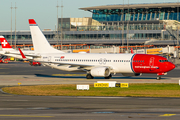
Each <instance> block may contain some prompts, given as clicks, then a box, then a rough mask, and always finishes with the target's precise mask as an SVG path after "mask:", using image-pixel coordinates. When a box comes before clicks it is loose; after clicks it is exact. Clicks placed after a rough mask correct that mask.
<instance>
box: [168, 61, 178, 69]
mask: <svg viewBox="0 0 180 120" xmlns="http://www.w3.org/2000/svg"><path fill="white" fill-rule="evenodd" d="M175 67H176V66H175V65H174V64H173V63H171V62H169V65H168V68H169V70H173V69H174V68H175Z"/></svg>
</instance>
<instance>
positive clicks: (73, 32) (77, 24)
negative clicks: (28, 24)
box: [0, 3, 180, 46]
mask: <svg viewBox="0 0 180 120" xmlns="http://www.w3.org/2000/svg"><path fill="white" fill-rule="evenodd" d="M80 10H85V11H87V12H91V13H92V17H85V18H62V19H61V18H59V19H58V29H57V30H56V31H52V30H44V31H43V33H44V34H45V36H46V37H47V39H48V40H49V42H50V43H51V44H58V43H60V41H62V42H63V44H80V43H86V44H91V45H93V44H108V45H114V44H116V45H127V44H128V45H144V44H153V45H174V46H176V45H179V28H180V22H179V21H180V15H179V13H180V12H179V3H156V4H129V5H127V4H125V5H122V4H121V5H106V6H95V7H87V8H80ZM61 23H62V25H61ZM61 28H62V29H61ZM61 31H62V33H61ZM0 34H1V35H3V36H5V37H6V38H7V40H8V41H10V40H11V32H10V31H0ZM16 34H17V36H16V38H17V42H16V43H17V44H32V41H31V35H30V31H17V33H16ZM61 36H62V37H61ZM14 38H15V36H14V32H13V33H12V40H14ZM61 38H62V39H61Z"/></svg>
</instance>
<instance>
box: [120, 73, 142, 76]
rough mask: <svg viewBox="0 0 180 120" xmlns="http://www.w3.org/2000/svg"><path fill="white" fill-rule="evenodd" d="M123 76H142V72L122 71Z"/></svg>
mask: <svg viewBox="0 0 180 120" xmlns="http://www.w3.org/2000/svg"><path fill="white" fill-rule="evenodd" d="M122 75H123V76H127V77H131V76H141V75H142V74H141V73H122Z"/></svg>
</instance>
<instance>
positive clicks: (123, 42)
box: [122, 0, 124, 52]
mask: <svg viewBox="0 0 180 120" xmlns="http://www.w3.org/2000/svg"><path fill="white" fill-rule="evenodd" d="M122 21H123V26H122V52H124V50H123V45H124V0H123V11H122Z"/></svg>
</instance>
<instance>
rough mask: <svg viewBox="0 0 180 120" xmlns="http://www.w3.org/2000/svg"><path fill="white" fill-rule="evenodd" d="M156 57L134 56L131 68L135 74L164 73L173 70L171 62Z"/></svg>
mask: <svg viewBox="0 0 180 120" xmlns="http://www.w3.org/2000/svg"><path fill="white" fill-rule="evenodd" d="M160 60H167V59H166V58H164V57H161V56H158V55H147V54H136V55H135V56H134V57H133V60H132V68H133V71H134V72H135V73H165V72H168V71H170V70H172V69H174V68H175V65H174V64H172V63H171V62H160Z"/></svg>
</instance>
